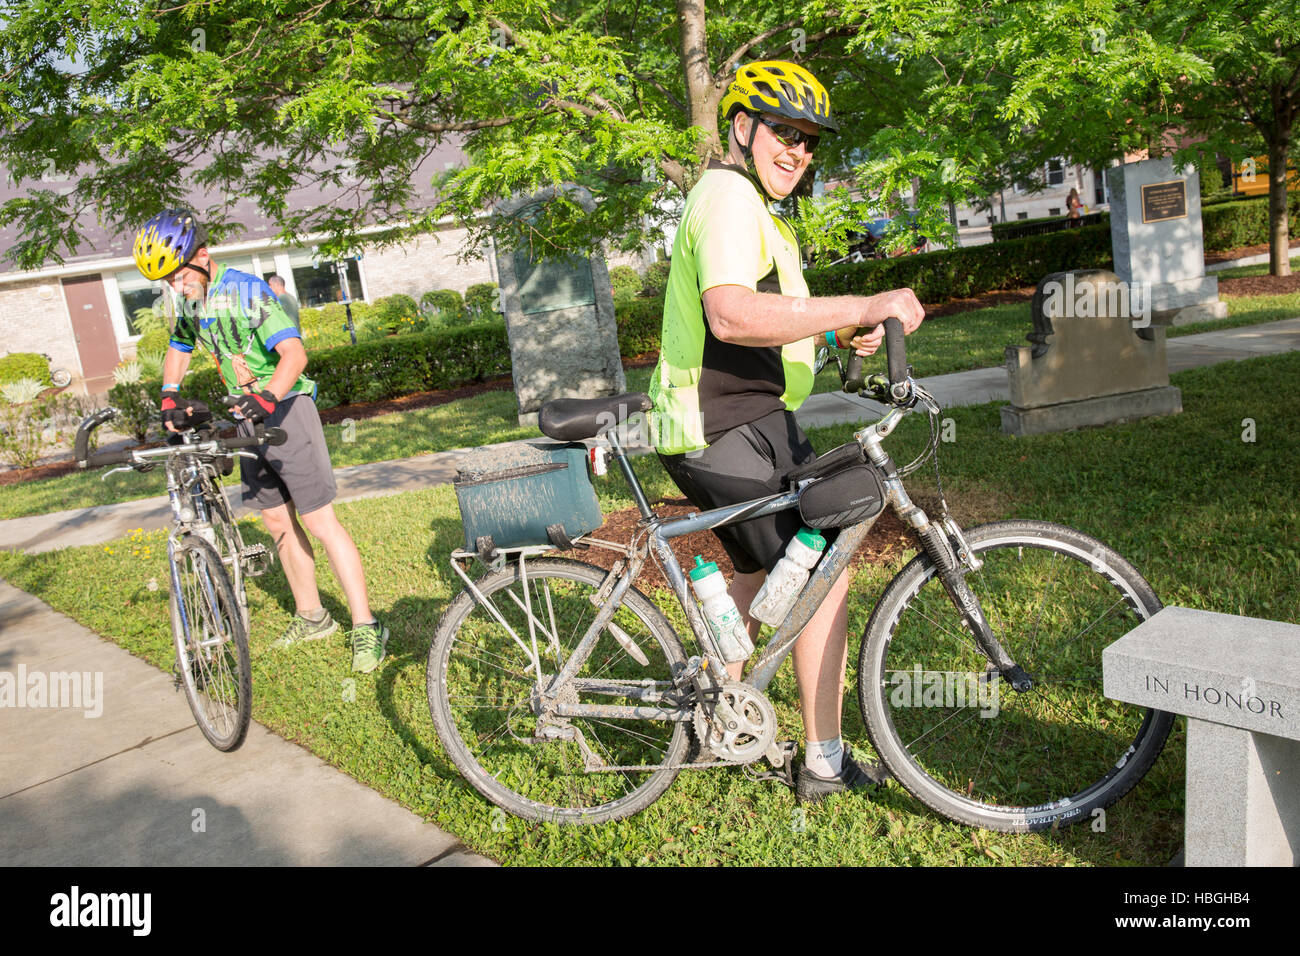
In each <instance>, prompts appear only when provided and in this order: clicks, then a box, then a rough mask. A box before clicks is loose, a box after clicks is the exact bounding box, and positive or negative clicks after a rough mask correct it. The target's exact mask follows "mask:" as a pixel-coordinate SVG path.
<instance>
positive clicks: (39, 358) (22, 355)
mask: <svg viewBox="0 0 1300 956" xmlns="http://www.w3.org/2000/svg"><path fill="white" fill-rule="evenodd" d="M24 378H30V379H32V380H33V381H37V382H40V383H41V384H42V385H50V384H52V383H51V382H50V363H49V362H47V361H45V356H44V355H38V354H37V353H36V352H14V353H12V354H11V355H6V356H5V357H4V358H0V385H8V384H9V383H10V382H17V381H18V380H20V379H24Z"/></svg>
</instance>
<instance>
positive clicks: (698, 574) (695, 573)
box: [691, 554, 718, 581]
mask: <svg viewBox="0 0 1300 956" xmlns="http://www.w3.org/2000/svg"><path fill="white" fill-rule="evenodd" d="M716 570H718V566H717V565H716V564H714V563H713V562H712V561H709V562H707V563H706V562H705V560H704V558H703V556H701V555H698V554H697V555H696V556H695V567H694V568H692V569H691V580H692V581H698V580H700V578H707V577H708V576H709V575H710V574H712V573H713V572H714V571H716Z"/></svg>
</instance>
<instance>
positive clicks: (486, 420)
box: [0, 293, 1300, 520]
mask: <svg viewBox="0 0 1300 956" xmlns="http://www.w3.org/2000/svg"><path fill="white" fill-rule="evenodd" d="M1225 301H1226V302H1227V303H1228V313H1229V315H1228V318H1226V319H1222V320H1218V321H1213V322H1201V323H1197V324H1194V325H1185V326H1179V327H1178V328H1176V329H1170V330H1169V335H1170V336H1171V337H1175V336H1182V335H1192V334H1194V333H1197V332H1207V331H1214V330H1221V329H1228V328H1235V327H1238V326H1244V325H1254V324H1256V323H1260V322H1274V321H1277V320H1279V319H1289V318H1295V317H1297V316H1300V293H1292V294H1290V295H1277V296H1251V297H1227V298H1226V299H1225ZM1029 329H1030V323H1029V305H1028V304H1023V305H1001V306H995V307H993V308H988V309H978V310H976V311H973V312H963V313H959V314H957V315H949V316H943V317H940V318H937V319H932V320H930V321H928V322H926V323H925V325H924V326H923V327H922V329H921V331H920V332H918V333H917V334H915V335H913V336H911V337H909V339H908V356H907V357H908V361H909V362H910V363H911V364H912V366H913V367H914V368H915V369H916V370H917V372H918V374H920V375H922V376H931V375H944V374H947V373H949V372H961V371H966V370H968V369H976V368H989V367H992V366H997V365H1001V364H1002V363H1003V361H1004V349H1005V348H1006V346H1008V345H1024V344H1027V340H1026V339H1025V334H1026V333H1027V332H1028V331H1029ZM883 364H884V353H883V352H881V353H879V354H878V355H877V356H875V357H874V358H873V359H872V360H871V361H870V362H869V365H872V367H874V366H880V367H883ZM652 371H653V368H649V367H648V368H639V369H629V370H628V371H627V373H626V377H627V388H628V391H633V392H644V391H646V390H648V389H649V387H650V375H651V373H652ZM839 389H840V380H839V374H838V372H837V371H836V369H835V365H834V363H833V362H832V363H830V364H828V366H827V367H826V368H825V369H823V370H822V372H821V374H820V375H819V376H818V377H817V381H816V383H815V385H814V392H832V391H838V390H839ZM517 414H518V406H517V404H516V402H515V397H514V392H512V391H510V390H508V389H506V390H500V391H493V392H486V393H484V394H481V395H475V396H472V397H470V398H463V399H459V400H457V401H455V402H449V403H448V404H446V405H439V406H437V407H435V408H423V409H416V410H413V411H405V412H395V413H393V414H389V415H380V416H377V417H375V418H366V419H362V420H360V421H358V422H356V423H355V425H354V426H350V427H348V428H345V427H344V426H342V425H327V426H326V427H325V440H326V442H327V444H328V445H329V449H330V458H331V460H332V461H333V463H334V467H336V468H341V467H344V466H346V465H360V464H366V463H369V462H375V461H389V460H392V459H395V458H407V457H410V456H413V455H425V454H432V453H434V452H439V451H447V450H450V449H453V448H464V447H470V446H474V445H487V444H492V443H494V442H502V441H512V440H514V439H519V438H529V437H535V436H537V435H538V434H539V433H538V432H537V430H536V429H533V428H522V427H520V426H519V424H518V423H517V420H516V416H517ZM229 481H230V482H231V483H234V484H237V483H238V473H236V474H235V475H234V476H232V477H231V478H230V479H229ZM163 493H164V479H163V475H162V473H161V472H160V471H157V470H155V471H153V472H150V473H148V474H144V475H138V474H134V473H131V474H126V473H123V474H118V475H114V476H113V477H111V478H109V479H107V480H106V481H101V480H100V473H91V474H80V473H77V474H70V475H63V476H61V477H58V478H50V479H45V480H43V481H32V482H25V483H23V484H19V485H10V486H7V487H5V488H3V489H0V520H3V519H6V518H19V517H23V516H25V515H35V514H47V513H49V512H52V511H62V510H64V509H68V508H88V507H92V506H94V505H106V504H113V503H116V502H119V501H130V500H133V499H137V498H147V497H151V496H153V495H159V496H161V495H162V494H163Z"/></svg>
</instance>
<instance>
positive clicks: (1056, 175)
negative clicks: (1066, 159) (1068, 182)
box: [1047, 159, 1065, 186]
mask: <svg viewBox="0 0 1300 956" xmlns="http://www.w3.org/2000/svg"><path fill="white" fill-rule="evenodd" d="M1064 182H1065V163H1063V162H1062V161H1061V160H1059V159H1049V160H1048V161H1047V185H1049V186H1060V185H1062V184H1064Z"/></svg>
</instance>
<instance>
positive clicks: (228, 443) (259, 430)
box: [221, 423, 289, 449]
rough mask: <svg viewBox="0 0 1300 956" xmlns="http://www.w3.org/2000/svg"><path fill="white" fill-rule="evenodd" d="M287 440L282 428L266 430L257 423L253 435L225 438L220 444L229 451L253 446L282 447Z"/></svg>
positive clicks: (287, 436)
mask: <svg viewBox="0 0 1300 956" xmlns="http://www.w3.org/2000/svg"><path fill="white" fill-rule="evenodd" d="M288 438H289V435H288V434H287V433H286V432H285V430H284V429H283V428H266V427H264V426H263V425H262V424H260V423H259V424H258V425H257V426H256V427H255V429H254V431H253V434H251V435H237V436H235V437H234V438H226V439H223V440H222V442H221V444H222V445H224V446H225V447H226V448H229V449H235V448H252V447H254V446H255V445H283V444H284V443H285V441H286V440H288Z"/></svg>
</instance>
